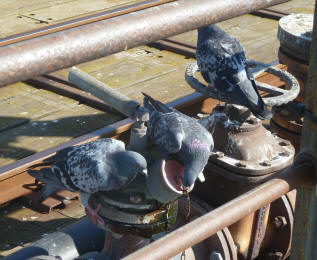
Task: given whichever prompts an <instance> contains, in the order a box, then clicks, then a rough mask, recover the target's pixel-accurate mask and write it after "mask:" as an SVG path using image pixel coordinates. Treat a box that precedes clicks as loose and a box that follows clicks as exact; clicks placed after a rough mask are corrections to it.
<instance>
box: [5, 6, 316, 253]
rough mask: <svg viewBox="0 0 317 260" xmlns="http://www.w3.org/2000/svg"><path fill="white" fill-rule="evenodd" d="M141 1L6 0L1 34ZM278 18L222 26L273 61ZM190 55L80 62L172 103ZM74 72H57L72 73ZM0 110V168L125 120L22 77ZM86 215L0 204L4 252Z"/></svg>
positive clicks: (143, 52) (181, 91)
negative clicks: (33, 84) (44, 88)
mask: <svg viewBox="0 0 317 260" xmlns="http://www.w3.org/2000/svg"><path fill="white" fill-rule="evenodd" d="M136 2H141V1H129V0H93V1H92V2H87V1H84V0H52V1H38V0H4V1H1V2H0V10H1V11H0V37H1V38H2V37H5V36H8V35H12V34H15V33H19V32H23V31H26V30H31V29H35V28H39V27H41V26H47V25H48V24H54V23H58V22H62V21H65V20H68V19H72V18H76V17H80V16H83V15H87V14H92V13H95V12H99V11H101V10H107V9H112V8H114V7H118V6H120V5H127V4H131V3H136ZM313 8H314V1H313V0H293V1H290V2H288V3H285V4H282V5H278V6H274V7H273V9H276V10H280V11H284V12H289V13H291V12H305V13H312V12H313ZM277 24H278V22H277V21H274V20H270V19H266V18H259V17H255V16H252V15H245V16H241V17H238V18H235V19H231V20H228V21H224V22H222V23H220V26H221V27H222V28H223V29H224V30H226V31H227V32H228V33H229V34H231V35H233V36H235V37H237V38H238V39H239V40H240V41H241V43H242V44H243V46H244V47H245V49H246V53H247V57H248V58H250V59H256V60H259V61H263V62H271V61H274V60H277V51H278V46H279V42H278V40H277V37H276V35H277ZM196 37H197V34H196V31H193V32H188V33H184V34H181V35H178V36H176V38H178V39H180V40H182V41H186V42H188V43H192V44H195V43H196ZM192 61H193V59H191V58H188V57H184V56H182V55H178V54H175V53H172V52H168V51H164V50H163V51H162V50H158V49H154V48H151V47H148V46H141V47H138V48H134V49H131V50H128V51H125V52H121V53H118V54H114V55H111V56H109V57H105V58H102V59H98V60H95V61H91V62H87V63H84V64H81V65H78V66H77V67H79V68H80V69H82V70H83V71H85V72H87V73H89V74H90V75H92V76H94V77H96V78H97V79H99V80H101V81H103V82H105V83H107V84H108V85H109V86H111V87H113V88H115V89H117V90H120V92H122V93H123V94H125V95H127V96H129V97H131V98H133V99H136V100H137V101H142V95H141V91H143V92H147V93H149V94H151V95H152V96H153V97H155V98H157V99H159V100H161V101H163V102H168V101H171V100H174V99H176V98H179V97H182V96H185V95H187V94H190V93H192V92H193V90H192V89H191V88H190V87H189V86H188V85H187V84H186V82H185V80H184V71H185V68H186V66H187V65H188V64H189V63H190V62H192ZM68 71H69V69H65V70H61V71H57V72H55V73H54V74H56V75H61V76H67V74H68ZM0 111H1V112H0V143H1V144H2V145H1V147H0V167H1V166H4V165H7V164H10V163H12V162H15V161H17V160H19V159H21V158H24V157H26V156H28V155H31V154H33V153H36V152H39V151H42V150H45V149H47V148H50V147H53V146H56V145H58V144H61V143H63V142H65V141H68V140H70V139H72V138H74V137H76V136H80V135H82V134H84V133H87V132H90V131H92V130H94V129H97V128H100V127H102V126H105V125H108V124H110V123H113V122H116V121H118V120H120V119H122V117H121V116H119V115H116V114H113V113H109V112H104V111H100V110H97V109H94V108H92V107H89V106H87V105H85V104H79V103H78V101H75V100H72V99H70V98H67V97H63V96H60V95H57V94H54V93H52V92H49V91H46V90H43V89H38V88H35V87H32V86H29V85H27V84H25V83H22V82H19V83H16V84H13V85H10V86H7V87H3V88H1V89H0ZM84 215H85V214H84V210H83V208H82V206H80V205H79V203H70V204H68V205H67V207H66V209H57V210H54V211H53V212H52V213H51V214H49V215H43V214H39V213H37V212H34V211H32V210H31V209H28V208H23V205H22V204H21V202H20V201H14V202H11V203H10V204H9V205H6V206H3V207H2V208H0V229H1V231H2V232H0V256H1V255H7V254H8V253H11V252H12V251H11V250H17V249H19V248H21V247H23V246H25V245H27V243H29V242H31V241H34V240H37V239H39V238H40V237H41V236H42V235H43V234H45V233H49V232H53V231H55V230H56V229H57V228H61V227H62V226H64V225H67V224H70V223H72V222H74V221H75V220H77V219H79V218H81V217H83V216H84Z"/></svg>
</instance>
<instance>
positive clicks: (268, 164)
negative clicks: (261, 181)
mask: <svg viewBox="0 0 317 260" xmlns="http://www.w3.org/2000/svg"><path fill="white" fill-rule="evenodd" d="M260 165H262V166H271V165H272V164H271V163H270V162H269V161H263V162H260Z"/></svg>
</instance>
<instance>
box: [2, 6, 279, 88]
mask: <svg viewBox="0 0 317 260" xmlns="http://www.w3.org/2000/svg"><path fill="white" fill-rule="evenodd" d="M233 2H234V3H233ZM283 2H285V0H266V1H264V0H257V1H255V0H248V1H239V3H237V1H226V2H223V1H213V2H210V1H208V0H199V1H198V0H195V1H190V2H189V1H185V0H179V1H177V2H172V3H168V4H164V5H161V6H159V7H155V8H150V9H147V10H144V11H139V12H135V13H132V14H128V15H123V16H121V17H118V18H112V19H109V20H104V21H100V22H96V23H93V24H91V25H83V26H81V27H78V28H75V29H71V30H66V31H65V32H58V33H54V34H51V35H47V36H43V37H39V38H37V39H31V40H27V41H25V42H20V43H16V44H12V45H10V46H6V47H3V48H2V50H0V56H1V63H0V86H5V85H8V84H11V83H14V82H17V81H21V80H26V79H29V78H31V77H34V76H36V75H41V74H45V73H48V72H52V71H56V70H58V69H62V68H65V67H70V66H72V65H76V64H79V63H82V62H85V61H89V60H92V59H97V58H100V57H103V56H107V55H109V54H111V53H115V52H119V51H122V50H126V49H129V48H132V47H135V46H138V45H142V44H146V43H149V42H154V41H157V40H160V39H163V38H167V37H169V36H172V35H176V34H179V33H183V32H186V31H190V30H193V29H195V28H197V27H200V26H204V25H207V24H211V23H215V22H219V21H223V20H226V19H229V18H232V17H235V16H239V15H242V14H245V13H249V12H252V11H254V10H257V9H261V8H265V7H269V6H271V5H274V4H278V3H283ZM193 7H195V8H193ZM105 28H107V29H105ZM87 39H89V41H87Z"/></svg>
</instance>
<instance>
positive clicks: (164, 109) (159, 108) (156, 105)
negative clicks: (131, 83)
mask: <svg viewBox="0 0 317 260" xmlns="http://www.w3.org/2000/svg"><path fill="white" fill-rule="evenodd" d="M142 94H143V95H144V96H145V99H144V101H145V102H144V103H147V104H148V105H149V103H148V101H150V103H151V104H152V106H153V107H154V108H155V109H156V110H157V111H159V112H163V113H170V112H173V109H171V108H169V107H168V106H167V105H165V104H163V103H162V102H160V101H158V100H155V99H154V98H152V97H150V96H149V95H148V94H145V93H144V92H142Z"/></svg>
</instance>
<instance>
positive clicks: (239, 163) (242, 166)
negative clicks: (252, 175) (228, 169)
mask: <svg viewBox="0 0 317 260" xmlns="http://www.w3.org/2000/svg"><path fill="white" fill-rule="evenodd" d="M236 166H237V167H240V168H245V167H247V166H246V165H245V164H243V163H241V162H237V163H236Z"/></svg>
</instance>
